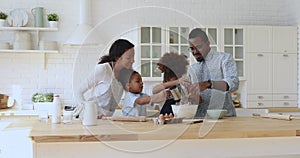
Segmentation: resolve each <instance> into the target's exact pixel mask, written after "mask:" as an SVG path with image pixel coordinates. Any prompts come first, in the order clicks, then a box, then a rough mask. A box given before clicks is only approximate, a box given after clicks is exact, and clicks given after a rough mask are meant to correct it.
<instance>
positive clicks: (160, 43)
mask: <svg viewBox="0 0 300 158" xmlns="http://www.w3.org/2000/svg"><path fill="white" fill-rule="evenodd" d="M164 34H165V32H164V29H163V28H162V27H159V26H147V27H141V28H140V38H139V39H140V49H139V52H140V53H137V54H138V55H139V59H140V61H138V62H139V65H141V66H140V67H139V68H140V72H141V75H142V77H147V78H151V79H155V78H160V77H161V73H160V71H156V70H157V66H156V63H157V61H158V59H159V58H160V57H161V56H162V54H163V52H165V45H164V43H165V38H164Z"/></svg>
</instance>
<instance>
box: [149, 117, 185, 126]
mask: <svg viewBox="0 0 300 158" xmlns="http://www.w3.org/2000/svg"><path fill="white" fill-rule="evenodd" d="M152 120H153V122H154V124H160V125H162V124H175V123H182V120H183V118H167V119H164V120H162V119H159V118H153V119H152Z"/></svg>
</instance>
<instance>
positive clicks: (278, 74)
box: [246, 26, 298, 108]
mask: <svg viewBox="0 0 300 158" xmlns="http://www.w3.org/2000/svg"><path fill="white" fill-rule="evenodd" d="M255 37H256V38H255ZM260 38H262V39H260ZM270 41H271V42H270ZM295 43H297V27H279V26H275V27H271V26H253V27H247V53H246V63H247V69H246V76H247V107H249V108H262V107H296V106H297V91H298V85H297V80H298V73H297V72H298V69H297V63H298V57H297V44H295ZM270 46H271V48H272V49H270Z"/></svg>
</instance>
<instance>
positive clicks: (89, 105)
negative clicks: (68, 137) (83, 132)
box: [82, 101, 97, 126]
mask: <svg viewBox="0 0 300 158" xmlns="http://www.w3.org/2000/svg"><path fill="white" fill-rule="evenodd" d="M82 124H83V125H85V126H95V125H97V105H96V104H95V102H93V101H86V102H84V105H83V120H82Z"/></svg>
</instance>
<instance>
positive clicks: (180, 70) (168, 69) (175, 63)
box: [157, 52, 189, 82]
mask: <svg viewBox="0 0 300 158" xmlns="http://www.w3.org/2000/svg"><path fill="white" fill-rule="evenodd" d="M157 65H160V66H161V67H162V69H161V71H162V72H163V73H164V75H163V82H167V81H170V80H171V79H172V78H173V77H176V78H180V77H182V75H184V74H185V73H186V71H187V65H189V62H188V61H187V57H186V56H185V55H184V54H178V53H174V52H170V53H165V54H164V55H163V56H162V57H161V58H160V59H159V61H158V63H157Z"/></svg>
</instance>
